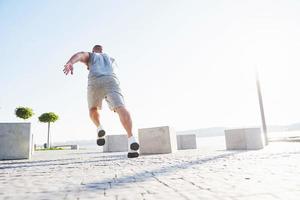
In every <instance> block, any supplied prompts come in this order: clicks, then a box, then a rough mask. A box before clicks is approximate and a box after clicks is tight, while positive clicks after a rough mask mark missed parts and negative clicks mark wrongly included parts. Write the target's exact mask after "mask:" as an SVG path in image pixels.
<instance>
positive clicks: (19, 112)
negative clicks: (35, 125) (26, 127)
mask: <svg viewBox="0 0 300 200" xmlns="http://www.w3.org/2000/svg"><path fill="white" fill-rule="evenodd" d="M15 114H16V116H17V117H19V118H21V119H24V120H25V119H29V118H30V117H32V116H33V115H34V113H33V110H32V109H31V108H27V107H18V108H16V109H15Z"/></svg>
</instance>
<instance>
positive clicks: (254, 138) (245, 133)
mask: <svg viewBox="0 0 300 200" xmlns="http://www.w3.org/2000/svg"><path fill="white" fill-rule="evenodd" d="M225 140H226V149H227V150H258V149H262V148H264V146H265V141H264V136H263V133H262V131H261V129H260V128H241V129H228V130H225Z"/></svg>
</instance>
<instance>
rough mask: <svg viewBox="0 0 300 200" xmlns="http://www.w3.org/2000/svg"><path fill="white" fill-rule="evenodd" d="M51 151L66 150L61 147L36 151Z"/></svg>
mask: <svg viewBox="0 0 300 200" xmlns="http://www.w3.org/2000/svg"><path fill="white" fill-rule="evenodd" d="M49 150H64V149H63V148H61V147H50V148H45V149H36V151H49Z"/></svg>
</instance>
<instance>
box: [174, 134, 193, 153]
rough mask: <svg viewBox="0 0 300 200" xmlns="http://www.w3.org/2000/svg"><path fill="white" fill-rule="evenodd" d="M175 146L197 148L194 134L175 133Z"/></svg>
mask: <svg viewBox="0 0 300 200" xmlns="http://www.w3.org/2000/svg"><path fill="white" fill-rule="evenodd" d="M177 148H178V150H184V149H197V140H196V135H195V134H189V135H177Z"/></svg>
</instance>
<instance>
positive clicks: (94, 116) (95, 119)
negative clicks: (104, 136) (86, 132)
mask: <svg viewBox="0 0 300 200" xmlns="http://www.w3.org/2000/svg"><path fill="white" fill-rule="evenodd" d="M90 118H91V120H92V121H93V123H94V124H95V125H96V127H99V126H100V119H99V112H98V108H97V107H93V108H91V109H90Z"/></svg>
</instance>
